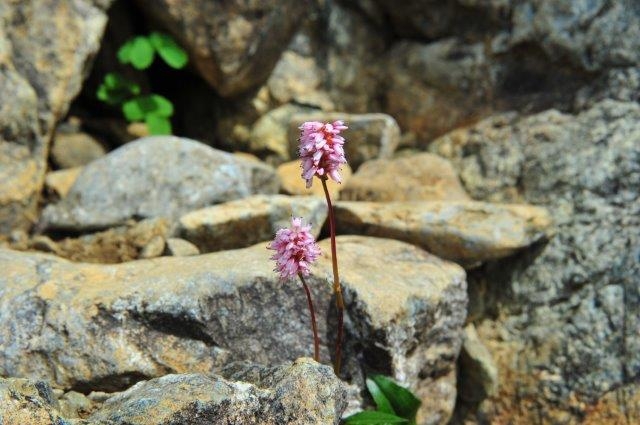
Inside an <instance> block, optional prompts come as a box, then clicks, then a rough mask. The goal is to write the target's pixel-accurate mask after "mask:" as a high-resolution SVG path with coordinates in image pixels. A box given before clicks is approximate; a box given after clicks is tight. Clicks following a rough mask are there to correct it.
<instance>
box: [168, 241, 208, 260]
mask: <svg viewBox="0 0 640 425" xmlns="http://www.w3.org/2000/svg"><path fill="white" fill-rule="evenodd" d="M166 242H167V245H166V246H165V250H164V252H165V254H167V255H173V256H174V257H189V256H191V255H198V254H200V250H199V249H198V247H197V246H195V245H194V244H192V243H191V242H189V241H186V240H184V239H180V238H169V239H167V241H166Z"/></svg>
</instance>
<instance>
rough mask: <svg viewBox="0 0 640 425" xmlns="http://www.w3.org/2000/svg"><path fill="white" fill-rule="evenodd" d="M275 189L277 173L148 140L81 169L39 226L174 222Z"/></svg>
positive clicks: (177, 143) (180, 143)
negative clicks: (187, 214)
mask: <svg viewBox="0 0 640 425" xmlns="http://www.w3.org/2000/svg"><path fill="white" fill-rule="evenodd" d="M278 187H279V184H278V179H277V177H276V174H275V170H274V169H272V168H271V167H269V166H267V165H265V164H261V163H259V162H255V161H250V160H246V159H241V158H239V157H237V156H234V155H231V154H228V153H225V152H221V151H217V150H215V149H213V148H210V147H208V146H206V145H203V144H201V143H198V142H196V141H193V140H189V139H181V138H178V137H173V136H156V137H148V138H144V139H140V140H137V141H136V142H132V143H129V144H127V145H125V146H123V147H121V148H119V149H116V150H115V151H112V152H110V153H109V155H106V156H104V157H103V158H100V159H99V160H96V161H94V162H92V163H91V164H89V165H87V166H86V167H84V169H83V171H82V173H81V174H80V176H79V177H78V180H77V181H76V183H75V184H74V185H73V187H72V188H71V190H70V191H69V193H68V195H67V196H66V197H65V198H64V199H62V200H61V201H60V202H59V203H57V204H54V205H49V206H48V207H47V208H45V210H44V212H43V217H42V220H41V224H42V226H43V227H45V228H67V229H73V230H87V229H95V228H104V227H109V226H115V225H118V224H123V223H124V222H125V221H126V220H128V219H131V218H149V217H177V216H179V215H180V214H183V213H185V212H187V211H190V210H193V209H196V208H202V207H205V206H207V205H212V204H215V203H219V202H224V201H229V200H233V199H238V198H242V197H245V196H249V195H252V194H255V193H277V191H278ZM149 188H154V190H153V191H150V190H149Z"/></svg>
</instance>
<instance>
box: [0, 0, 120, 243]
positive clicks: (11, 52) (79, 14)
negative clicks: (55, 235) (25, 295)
mask: <svg viewBox="0 0 640 425" xmlns="http://www.w3.org/2000/svg"><path fill="white" fill-rule="evenodd" d="M5 3H6V2H5ZM110 3H111V1H110V0H79V1H76V2H73V3H72V4H66V3H65V4H63V3H59V2H55V1H50V0H30V1H21V2H11V3H6V4H3V6H2V7H1V8H0V21H1V22H2V25H0V96H1V97H2V99H11V102H3V104H2V105H1V106H0V134H1V135H2V136H0V233H1V234H9V233H10V232H11V230H12V229H15V228H22V229H26V228H28V227H29V226H30V225H31V224H33V222H35V221H36V215H37V200H38V196H39V193H40V190H41V189H42V186H43V183H44V174H45V171H46V168H47V162H46V161H47V158H46V155H47V152H48V149H49V147H48V144H49V142H48V141H49V140H50V138H51V135H52V131H53V128H54V126H55V123H56V121H57V120H58V119H60V118H61V117H63V116H64V115H65V114H66V112H67V109H68V107H69V104H70V103H71V101H72V100H73V98H74V97H75V96H76V94H77V93H78V92H79V91H80V88H81V84H82V80H83V78H84V76H85V75H86V74H87V73H88V72H87V71H88V67H89V65H90V62H91V58H92V57H93V55H94V54H95V53H96V52H97V51H98V49H99V47H100V38H101V37H102V33H103V30H104V27H105V24H106V21H107V16H106V13H105V9H106V8H107V7H108V6H109V4H110Z"/></svg>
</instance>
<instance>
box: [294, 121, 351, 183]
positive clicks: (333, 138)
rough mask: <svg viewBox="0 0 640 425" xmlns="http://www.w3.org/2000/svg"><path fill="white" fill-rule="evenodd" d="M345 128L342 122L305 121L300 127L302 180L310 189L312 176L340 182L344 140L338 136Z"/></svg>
mask: <svg viewBox="0 0 640 425" xmlns="http://www.w3.org/2000/svg"><path fill="white" fill-rule="evenodd" d="M346 129H347V126H346V125H344V122H342V121H334V122H333V123H325V124H323V123H321V122H318V121H307V122H305V123H304V124H302V125H301V126H300V130H301V131H300V159H301V160H302V178H303V179H305V180H306V181H307V187H308V188H309V187H311V184H312V183H313V176H318V177H320V178H326V176H329V177H331V178H332V179H333V180H335V181H336V182H338V183H340V182H341V181H342V179H341V177H340V173H339V171H340V167H341V166H342V164H346V163H347V160H346V159H345V157H344V148H343V145H344V138H343V137H342V136H340V132H341V131H342V130H346Z"/></svg>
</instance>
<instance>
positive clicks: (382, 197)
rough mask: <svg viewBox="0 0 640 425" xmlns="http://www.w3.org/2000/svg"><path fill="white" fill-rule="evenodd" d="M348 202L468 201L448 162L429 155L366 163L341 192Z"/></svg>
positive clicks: (342, 197) (423, 154)
mask: <svg viewBox="0 0 640 425" xmlns="http://www.w3.org/2000/svg"><path fill="white" fill-rule="evenodd" d="M340 199H344V200H347V201H374V202H388V201H464V200H469V199H470V198H469V195H467V192H465V190H464V188H463V187H462V184H460V180H459V179H458V175H457V173H456V171H455V170H454V168H453V166H452V165H451V163H450V162H449V161H448V160H446V159H444V158H442V157H439V156H437V155H433V154H430V153H421V154H414V155H411V156H408V157H403V158H396V159H389V160H387V159H374V160H371V161H367V162H365V163H364V164H362V166H361V167H360V168H359V169H358V172H357V173H355V174H354V176H353V177H352V178H351V179H349V182H348V183H346V184H345V187H344V189H343V190H342V191H341V192H340Z"/></svg>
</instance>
